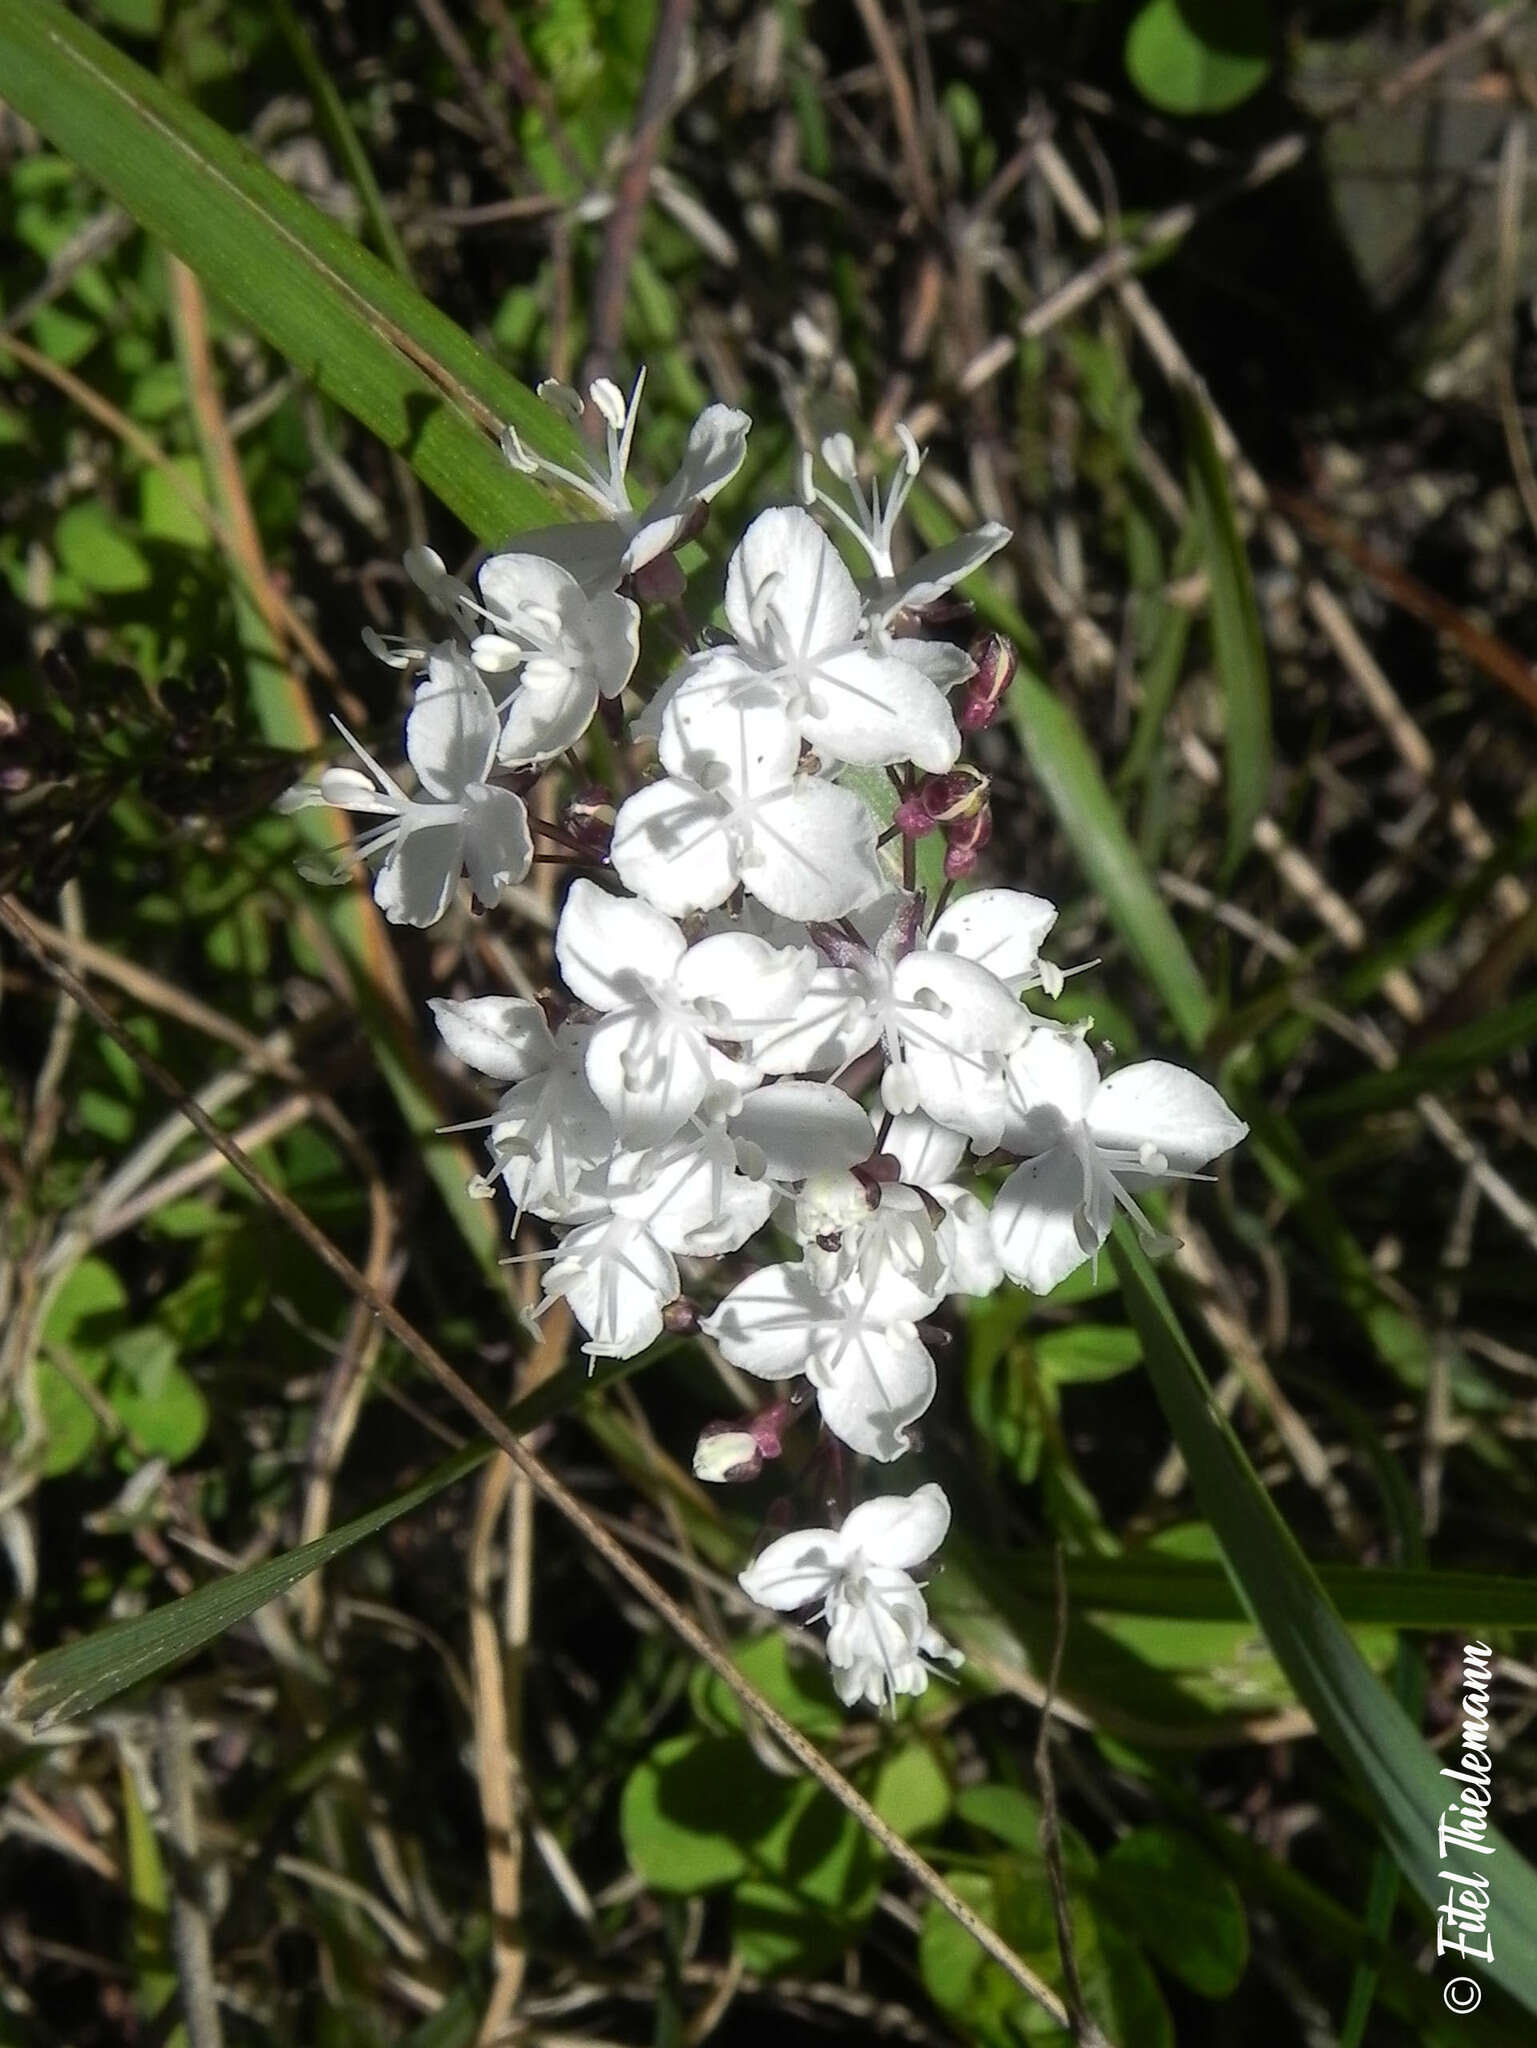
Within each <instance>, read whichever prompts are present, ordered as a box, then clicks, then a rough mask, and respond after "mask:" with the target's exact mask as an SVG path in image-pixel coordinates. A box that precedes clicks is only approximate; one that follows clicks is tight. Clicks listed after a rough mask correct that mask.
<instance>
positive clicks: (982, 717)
mask: <svg viewBox="0 0 1537 2048" xmlns="http://www.w3.org/2000/svg"><path fill="white" fill-rule="evenodd" d="M971 658H972V660H973V661H974V662H975V663H976V665H977V672H976V674H975V675H974V676H973V677H972V678H971V681H970V682H969V683H967V685H966V687H965V689H964V690H963V691H962V692H961V701H960V704H959V706H958V707H957V709H956V714H955V722H956V724H957V725H958V726H959V727H960V729H961V731H962V732H980V731H981V730H982V729H983V727H984V726H989V725H991V724H992V722H993V720H994V719H995V718H996V717H997V716H998V710H999V706H1000V705H1001V704H1002V702H1003V699H1004V696H1005V695H1006V693H1007V691H1008V687H1009V685H1010V683H1012V682H1013V680H1014V677H1015V673H1016V672H1017V670H1018V668H1019V653H1018V650H1017V649H1016V648H1015V645H1014V642H1013V641H1012V640H1006V639H1005V638H1004V637H1003V635H1002V634H1001V633H985V634H984V635H983V636H982V638H981V639H980V640H978V641H977V642H976V643H975V644H974V646H973V647H972V650H971Z"/></svg>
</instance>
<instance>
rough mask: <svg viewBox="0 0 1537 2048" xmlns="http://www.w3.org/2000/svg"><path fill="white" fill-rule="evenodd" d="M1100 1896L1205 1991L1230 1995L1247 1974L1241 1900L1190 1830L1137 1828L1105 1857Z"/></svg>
mask: <svg viewBox="0 0 1537 2048" xmlns="http://www.w3.org/2000/svg"><path fill="white" fill-rule="evenodd" d="M1094 1896H1095V1900H1096V1903H1097V1904H1098V1905H1099V1906H1100V1907H1101V1910H1102V1912H1103V1913H1105V1914H1106V1915H1107V1916H1108V1917H1109V1918H1111V1919H1113V1920H1114V1921H1115V1923H1116V1924H1117V1925H1118V1926H1119V1927H1121V1928H1123V1929H1124V1930H1125V1932H1126V1933H1128V1934H1135V1935H1138V1936H1139V1937H1140V1938H1141V1939H1142V1940H1143V1941H1144V1942H1146V1944H1147V1946H1148V1947H1149V1948H1150V1949H1151V1950H1152V1952H1153V1954H1154V1956H1155V1957H1156V1958H1157V1960H1158V1961H1159V1962H1160V1963H1162V1964H1163V1966H1164V1968H1165V1969H1166V1970H1169V1971H1172V1973H1173V1974H1174V1975H1175V1976H1176V1977H1178V1978H1179V1979H1180V1980H1181V1981H1182V1982H1183V1983H1186V1984H1188V1985H1189V1986H1190V1988H1191V1990H1192V1991H1198V1992H1200V1994H1201V1996H1202V1997H1203V1998H1226V1997H1227V1995H1228V1994H1229V1992H1231V1991H1232V1990H1233V1988H1234V1987H1235V1985H1236V1984H1237V1983H1238V1980H1239V1978H1240V1977H1242V1975H1243V1973H1244V1968H1245V1966H1246V1965H1247V1963H1248V1960H1249V1927H1248V1922H1247V1921H1246V1920H1245V1918H1244V1910H1243V1900H1242V1899H1241V1898H1240V1897H1239V1895H1238V1888H1237V1886H1236V1885H1235V1884H1234V1883H1233V1880H1232V1879H1231V1878H1230V1877H1229V1876H1228V1874H1227V1872H1226V1871H1225V1870H1223V1869H1222V1868H1221V1866H1220V1865H1219V1864H1217V1863H1215V1862H1214V1861H1213V1860H1212V1858H1211V1857H1210V1856H1208V1855H1207V1854H1206V1852H1205V1850H1203V1849H1201V1848H1200V1847H1198V1846H1197V1844H1196V1843H1194V1842H1193V1841H1191V1839H1190V1837H1189V1836H1188V1835H1180V1834H1175V1833H1174V1832H1173V1831H1172V1830H1170V1829H1166V1828H1136V1829H1134V1830H1133V1831H1132V1833H1131V1834H1129V1835H1126V1836H1124V1837H1123V1838H1122V1839H1121V1840H1120V1841H1119V1842H1117V1843H1116V1845H1115V1847H1114V1848H1113V1849H1112V1850H1111V1851H1110V1853H1109V1855H1108V1856H1106V1857H1105V1858H1104V1859H1103V1861H1102V1862H1101V1864H1100V1866H1099V1870H1098V1873H1097V1874H1096V1876H1095V1879H1094Z"/></svg>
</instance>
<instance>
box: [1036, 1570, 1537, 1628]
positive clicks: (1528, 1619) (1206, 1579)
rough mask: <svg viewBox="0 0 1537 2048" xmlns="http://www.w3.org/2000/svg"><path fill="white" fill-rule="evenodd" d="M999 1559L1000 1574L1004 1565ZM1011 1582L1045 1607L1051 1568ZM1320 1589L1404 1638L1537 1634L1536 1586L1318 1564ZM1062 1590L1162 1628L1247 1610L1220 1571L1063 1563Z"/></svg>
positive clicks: (1093, 1607) (1357, 1620)
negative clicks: (1446, 1633) (1414, 1633)
mask: <svg viewBox="0 0 1537 2048" xmlns="http://www.w3.org/2000/svg"><path fill="white" fill-rule="evenodd" d="M1002 1562H1003V1561H1002V1560H1001V1559H1000V1565H1001V1564H1002ZM1006 1568H1007V1571H1008V1574H1009V1577H1010V1579H1011V1580H1012V1581H1013V1583H1014V1584H1015V1585H1016V1586H1017V1587H1018V1588H1019V1590H1020V1591H1021V1592H1023V1593H1028V1594H1030V1595H1031V1596H1032V1597H1038V1598H1041V1599H1045V1600H1049V1599H1050V1597H1051V1590H1052V1571H1051V1564H1050V1561H1049V1560H1047V1559H1043V1558H1041V1557H1039V1556H1036V1555H1035V1554H1033V1553H1031V1552H1019V1553H1017V1554H1015V1553H1010V1554H1009V1556H1008V1558H1007V1566H1006ZM1315 1569H1316V1571H1317V1574H1318V1580H1319V1583H1320V1585H1321V1586H1322V1587H1323V1589H1324V1591H1325V1593H1327V1594H1328V1596H1329V1598H1330V1600H1331V1601H1332V1602H1333V1603H1334V1606H1335V1607H1336V1608H1337V1609H1338V1611H1339V1615H1340V1618H1341V1620H1343V1621H1346V1622H1349V1623H1351V1624H1352V1625H1353V1626H1357V1627H1385V1628H1401V1629H1437V1630H1439V1629H1462V1630H1471V1631H1472V1632H1473V1633H1474V1634H1475V1635H1476V1634H1477V1633H1478V1631H1479V1630H1480V1629H1501V1628H1525V1629H1529V1628H1537V1579H1532V1578H1526V1579H1518V1578H1514V1577H1506V1576H1503V1575H1501V1574H1498V1573H1492V1572H1491V1573H1483V1572H1442V1571H1431V1570H1427V1569H1425V1568H1423V1567H1419V1566H1387V1565H1381V1566H1379V1565H1371V1566H1363V1565H1319V1566H1317V1567H1315ZM1067 1590H1068V1595H1069V1598H1070V1600H1071V1603H1072V1606H1073V1607H1074V1609H1075V1610H1077V1611H1079V1612H1083V1613H1090V1614H1135V1615H1143V1616H1146V1617H1147V1618H1148V1619H1150V1620H1160V1621H1242V1620H1243V1619H1244V1618H1245V1614H1246V1609H1245V1607H1244V1605H1243V1603H1242V1601H1241V1600H1240V1599H1239V1596H1238V1594H1237V1593H1236V1592H1235V1590H1234V1588H1233V1582H1232V1580H1231V1579H1230V1578H1229V1576H1228V1574H1227V1573H1226V1572H1225V1571H1224V1570H1223V1568H1222V1566H1221V1565H1218V1564H1203V1563H1199V1562H1197V1561H1195V1560H1193V1559H1189V1558H1176V1557H1160V1556H1157V1555H1151V1554H1150V1555H1146V1556H1141V1555H1138V1554H1137V1553H1135V1552H1133V1553H1132V1554H1130V1555H1128V1556H1121V1557H1082V1558H1072V1559H1069V1561H1068V1564H1067Z"/></svg>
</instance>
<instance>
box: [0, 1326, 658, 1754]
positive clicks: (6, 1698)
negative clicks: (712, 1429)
mask: <svg viewBox="0 0 1537 2048" xmlns="http://www.w3.org/2000/svg"><path fill="white" fill-rule="evenodd" d="M638 1363H639V1360H637V1359H621V1360H616V1361H612V1362H610V1364H609V1365H608V1366H607V1367H605V1368H603V1369H602V1370H600V1371H599V1372H597V1373H595V1374H593V1375H592V1376H591V1377H589V1375H588V1373H587V1372H586V1370H585V1368H584V1367H582V1366H580V1365H575V1364H572V1365H568V1366H566V1367H565V1368H564V1369H563V1370H562V1371H561V1372H558V1373H556V1374H555V1375H554V1376H553V1378H551V1379H549V1380H546V1381H545V1383H544V1385H543V1386H541V1387H538V1388H536V1389H535V1391H534V1392H533V1393H532V1394H530V1395H528V1397H527V1398H526V1399H525V1400H522V1401H519V1402H518V1403H517V1404H516V1405H515V1406H514V1407H513V1408H511V1409H510V1410H509V1411H508V1414H507V1426H508V1428H509V1429H512V1430H515V1431H516V1432H517V1433H518V1434H519V1435H522V1434H524V1433H525V1432H526V1431H528V1430H531V1429H536V1428H537V1427H538V1426H539V1424H540V1423H541V1422H547V1421H549V1419H550V1418H551V1416H553V1415H558V1414H560V1413H561V1412H562V1410H564V1409H566V1408H569V1407H572V1406H574V1405H575V1404H576V1403H577V1402H578V1401H580V1400H582V1399H583V1398H584V1397H585V1396H586V1394H587V1393H588V1391H589V1390H590V1389H592V1388H593V1387H604V1386H611V1385H612V1384H613V1383H614V1382H615V1381H616V1380H619V1379H623V1378H625V1377H626V1376H627V1375H628V1374H629V1373H631V1372H633V1371H634V1370H635V1368H636V1366H637V1365H638ZM492 1450H493V1446H492V1445H491V1444H488V1443H476V1444H467V1445H466V1446H465V1448H464V1449H463V1450H462V1451H456V1452H455V1453H454V1454H453V1456H452V1457H449V1458H445V1459H444V1460H443V1461H442V1462H441V1463H440V1464H438V1465H435V1466H434V1467H433V1469H432V1470H431V1471H430V1472H428V1473H427V1474H426V1475H425V1477H423V1478H421V1479H419V1480H418V1481H417V1482H416V1484H415V1485H414V1486H408V1487H407V1488H406V1489H405V1490H404V1492H402V1493H397V1494H395V1495H394V1496H393V1498H391V1499H390V1500H387V1501H384V1502H382V1503H381V1505H380V1506H378V1507H374V1508H369V1509H368V1510H367V1512H366V1513H364V1514H361V1515H357V1516H355V1517H354V1518H353V1519H352V1520H351V1521H350V1522H343V1523H341V1524H340V1525H339V1526H338V1527H337V1528H335V1529H330V1530H328V1531H327V1532H326V1534H325V1535H324V1536H317V1537H316V1538H315V1540H314V1542H312V1543H303V1544H300V1546H299V1547H298V1549H296V1550H287V1551H284V1552H283V1553H282V1555H281V1556H278V1557H269V1558H264V1559H263V1560H262V1562H261V1563H260V1564H253V1565H248V1566H247V1567H246V1568H245V1570H244V1571H238V1572H230V1573H229V1574H228V1575H227V1576H226V1577H224V1578H222V1579H215V1580H214V1581H213V1582H212V1583H211V1584H210V1585H207V1586H199V1587H198V1589H197V1591H196V1592H195V1593H184V1594H183V1595H182V1597H181V1598H180V1599H179V1600H171V1601H168V1602H167V1603H166V1604H165V1606H163V1607H155V1608H152V1609H151V1610H150V1612H149V1613H148V1614H136V1615H132V1616H130V1617H129V1618H128V1619H127V1620H125V1621H114V1622H109V1623H108V1624H107V1626H106V1627H105V1628H99V1629H97V1630H96V1631H95V1632H94V1633H93V1634H91V1635H88V1636H84V1637H82V1638H81V1640H80V1641H79V1642H75V1643H66V1644H65V1645H64V1646H63V1648H61V1649H57V1650H46V1651H44V1653H43V1655H42V1656H40V1657H33V1658H32V1659H31V1660H30V1661H29V1662H28V1663H26V1664H23V1665H22V1666H21V1667H20V1669H19V1670H17V1671H15V1672H13V1673H12V1674H11V1678H10V1680H9V1682H8V1683H7V1685H6V1688H5V1691H4V1693H3V1694H0V1713H4V1714H9V1715H11V1716H13V1717H14V1718H15V1719H16V1720H18V1721H21V1722H24V1723H29V1724H30V1725H31V1726H32V1727H33V1728H34V1729H36V1730H39V1731H41V1730H43V1729H46V1728H51V1727H53V1726H55V1725H56V1724H57V1723H59V1722H60V1721H68V1720H73V1719H75V1718H77V1717H78V1716H79V1715H81V1714H89V1713H91V1712H93V1711H94V1709H95V1708H97V1707H99V1706H102V1705H103V1704H104V1703H105V1702H106V1701H108V1700H110V1699H114V1698H115V1697H116V1696H117V1694H119V1693H121V1692H126V1691H127V1689H128V1688H129V1687H130V1686H132V1685H138V1684H141V1683H142V1682H143V1680H145V1679H146V1678H153V1677H154V1676H155V1675H156V1674H157V1673H159V1672H161V1671H164V1670H166V1669H167V1668H168V1667H169V1666H171V1665H173V1664H179V1663H180V1662H181V1661H182V1660H183V1659H184V1658H186V1657H190V1656H192V1655H193V1654H194V1652H196V1651H198V1650H201V1649H203V1648H204V1647H205V1645H207V1644H208V1643H211V1642H212V1641H213V1640H214V1638H215V1637H216V1636H221V1635H223V1634H224V1632H225V1630H226V1629H230V1628H233V1627H234V1626H235V1625H236V1623H237V1622H242V1621H245V1620H248V1619H249V1617H250V1616H251V1615H253V1614H254V1613H255V1612H256V1610H257V1609H258V1608H259V1607H265V1606H266V1605H267V1602H268V1601H269V1600H275V1599H276V1598H277V1597H278V1596H279V1594H282V1593H286V1592H288V1591H289V1590H290V1589H291V1588H292V1587H294V1586H297V1585H298V1584H299V1582H300V1580H301V1579H307V1578H308V1577H309V1575H310V1573H311V1572H315V1571H319V1570H320V1568H321V1567H322V1565H326V1564H329V1563H330V1562H331V1560H332V1559H333V1558H337V1557H340V1556H341V1555H342V1554H343V1552H344V1551H348V1550H351V1549H352V1547H353V1546H354V1544H357V1543H361V1542H362V1541H363V1539H364V1537H366V1536H372V1535H374V1534H375V1533H376V1532H377V1531H378V1530H380V1529H383V1528H386V1527H387V1526H388V1525H389V1524H390V1523H391V1522H394V1521H398V1520H399V1518H400V1517H401V1516H402V1515H407V1514H409V1513H410V1512H411V1510H412V1509H413V1508H418V1507H420V1506H421V1505H422V1503H423V1502H424V1501H429V1500H431V1499H432V1498H433V1496H434V1495H435V1494H439V1493H441V1492H443V1490H444V1488H445V1487H449V1486H452V1485H454V1483H455V1482H456V1481H457V1480H460V1479H463V1478H464V1477H465V1476H466V1475H467V1474H468V1473H470V1472H473V1471H474V1470H475V1469H476V1467H477V1466H479V1465H483V1464H484V1463H485V1461H486V1459H487V1458H489V1457H490V1456H491V1454H492Z"/></svg>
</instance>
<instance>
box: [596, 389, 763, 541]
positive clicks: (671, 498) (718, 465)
mask: <svg viewBox="0 0 1537 2048" xmlns="http://www.w3.org/2000/svg"><path fill="white" fill-rule="evenodd" d="M751 425H752V421H751V420H750V419H749V418H748V416H747V414H746V413H745V412H738V411H737V410H736V408H735V406H730V405H707V406H706V407H705V409H704V411H703V412H702V413H701V414H700V415H699V417H698V419H696V420H695V422H694V424H693V426H692V427H690V428H689V435H688V444H687V446H686V447H685V448H684V451H683V461H682V463H681V464H680V465H679V468H678V472H677V475H676V476H674V477H673V478H672V480H671V481H670V482H669V483H668V484H666V485H665V486H664V487H663V489H662V490H660V491H659V492H658V493H657V495H656V497H655V498H653V499H652V501H651V503H650V504H649V505H648V506H647V507H646V510H645V511H644V512H643V513H642V515H641V518H640V523H639V525H638V526H637V528H636V532H635V536H634V538H633V540H632V541H631V542H630V545H629V547H628V548H627V549H626V551H625V558H624V566H625V568H626V570H631V569H639V568H643V567H644V566H645V564H646V563H647V562H651V561H654V560H655V559H656V557H657V556H658V555H659V554H662V553H663V552H664V551H665V550H666V549H667V548H670V547H671V546H672V544H673V542H674V541H675V540H676V539H677V537H678V534H679V532H680V531H681V530H682V528H683V526H684V525H685V524H686V523H687V520H688V517H689V514H690V513H691V512H692V511H693V509H694V507H695V505H707V504H708V503H709V501H710V500H711V499H712V498H713V497H714V496H715V495H716V493H717V492H718V491H723V490H724V489H725V488H726V485H727V484H729V483H730V481H731V479H732V478H733V477H734V476H735V475H736V473H737V471H738V470H739V469H740V468H741V467H742V459H743V457H744V456H745V455H746V453H747V432H748V429H749V428H750V427H751Z"/></svg>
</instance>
